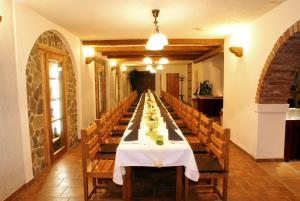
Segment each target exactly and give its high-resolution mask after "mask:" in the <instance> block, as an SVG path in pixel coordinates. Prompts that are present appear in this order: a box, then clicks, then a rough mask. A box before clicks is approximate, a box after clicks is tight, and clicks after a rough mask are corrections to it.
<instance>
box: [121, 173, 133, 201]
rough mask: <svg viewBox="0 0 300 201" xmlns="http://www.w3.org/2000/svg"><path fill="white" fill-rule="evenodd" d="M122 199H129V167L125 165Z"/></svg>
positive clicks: (125, 200) (124, 200)
mask: <svg viewBox="0 0 300 201" xmlns="http://www.w3.org/2000/svg"><path fill="white" fill-rule="evenodd" d="M123 201H131V167H125V176H124V183H123Z"/></svg>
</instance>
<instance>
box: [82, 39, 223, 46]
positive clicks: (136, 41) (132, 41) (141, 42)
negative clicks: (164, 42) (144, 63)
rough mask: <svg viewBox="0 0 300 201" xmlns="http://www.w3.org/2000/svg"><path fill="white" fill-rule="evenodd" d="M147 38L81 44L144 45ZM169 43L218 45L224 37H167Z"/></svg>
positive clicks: (87, 41)
mask: <svg viewBox="0 0 300 201" xmlns="http://www.w3.org/2000/svg"><path fill="white" fill-rule="evenodd" d="M147 41H148V39H124V40H83V41H82V45H93V46H116V45H143V46H144V45H145V44H146V43H147ZM168 41H169V44H170V45H182V44H185V45H207V46H219V45H223V44H224V39H168Z"/></svg>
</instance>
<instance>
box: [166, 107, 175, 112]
mask: <svg viewBox="0 0 300 201" xmlns="http://www.w3.org/2000/svg"><path fill="white" fill-rule="evenodd" d="M166 108H167V110H168V112H174V109H173V108H172V107H171V106H167V107H166Z"/></svg>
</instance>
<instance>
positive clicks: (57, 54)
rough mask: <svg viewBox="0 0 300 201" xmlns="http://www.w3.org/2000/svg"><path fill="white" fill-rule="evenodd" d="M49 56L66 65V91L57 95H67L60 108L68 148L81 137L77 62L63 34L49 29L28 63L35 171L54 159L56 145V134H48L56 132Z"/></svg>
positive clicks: (64, 66) (61, 66)
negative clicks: (79, 135) (78, 115)
mask: <svg viewBox="0 0 300 201" xmlns="http://www.w3.org/2000/svg"><path fill="white" fill-rule="evenodd" d="M48 60H49V61H52V64H51V65H54V63H55V62H54V61H56V60H57V62H58V64H57V67H58V68H57V69H61V68H63V71H62V72H63V74H64V75H63V77H64V79H63V82H64V83H63V84H61V89H62V90H61V91H62V93H63V95H62V96H60V95H59V96H58V97H57V98H58V99H59V98H61V99H64V106H63V107H61V108H62V110H64V111H65V112H64V114H65V115H64V116H62V118H63V119H64V122H65V127H64V128H65V129H64V133H65V138H64V142H65V147H66V149H67V148H68V147H70V146H72V145H74V144H75V143H76V141H77V140H78V136H77V100H76V77H75V73H74V65H73V63H72V60H71V55H70V53H69V52H68V50H67V48H66V46H65V44H64V42H63V40H62V39H61V37H60V36H59V35H58V34H57V33H55V32H54V31H47V32H44V33H43V34H41V35H40V36H39V38H38V39H37V40H36V42H35V44H34V46H33V48H32V50H31V52H30V55H29V58H28V62H27V66H26V87H27V102H28V119H29V132H30V139H31V153H32V168H33V174H34V175H36V174H38V173H40V172H41V171H42V170H43V169H44V168H45V167H46V166H47V165H49V164H51V161H53V157H52V156H51V153H50V152H51V149H52V151H53V147H52V148H51V147H50V141H51V142H54V137H52V138H49V136H50V133H51V134H53V133H55V132H57V128H56V129H54V131H53V130H52V129H53V128H52V124H53V123H54V119H53V117H52V115H51V111H52V110H51V107H50V105H51V102H50V100H52V99H51V96H50V94H51V92H52V89H51V86H50V84H49V83H50V82H52V81H53V80H52V81H50V79H52V78H51V76H49V74H50V73H49V68H50V67H49V65H48V63H49V62H48ZM55 65H56V64H55ZM58 71H61V70H58ZM60 77H62V75H61V76H60ZM54 81H55V80H54ZM62 97H63V98H62ZM47 106H48V109H47ZM51 128H52V129H51ZM54 151H55V150H54Z"/></svg>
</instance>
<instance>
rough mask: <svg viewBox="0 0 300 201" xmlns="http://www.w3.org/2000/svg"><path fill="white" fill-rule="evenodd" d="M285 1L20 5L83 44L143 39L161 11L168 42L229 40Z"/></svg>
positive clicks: (52, 0)
mask: <svg viewBox="0 0 300 201" xmlns="http://www.w3.org/2000/svg"><path fill="white" fill-rule="evenodd" d="M284 1H285V0H18V2H21V3H24V4H26V5H27V6H28V7H30V8H32V9H33V10H35V11H36V12H38V13H40V14H41V15H43V16H45V17H46V18H48V19H50V20H52V21H53V22H55V23H57V24H59V25H61V26H62V27H64V28H66V29H67V30H69V31H70V32H72V33H73V34H75V35H77V36H79V37H80V38H81V39H83V40H95V39H142V38H148V37H149V35H150V34H151V33H152V31H153V24H152V23H153V17H152V13H151V10H152V9H155V8H158V9H160V14H159V17H158V22H159V26H160V30H161V32H162V33H164V34H166V35H167V36H168V37H169V38H224V37H225V36H226V35H228V34H229V33H230V30H222V28H224V26H225V27H226V26H229V27H234V26H235V25H238V24H243V23H248V22H249V21H251V20H253V19H255V18H257V17H258V16H260V15H262V14H263V13H265V12H267V11H269V10H271V9H272V8H274V7H276V6H278V5H279V4H280V3H282V2H284Z"/></svg>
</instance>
